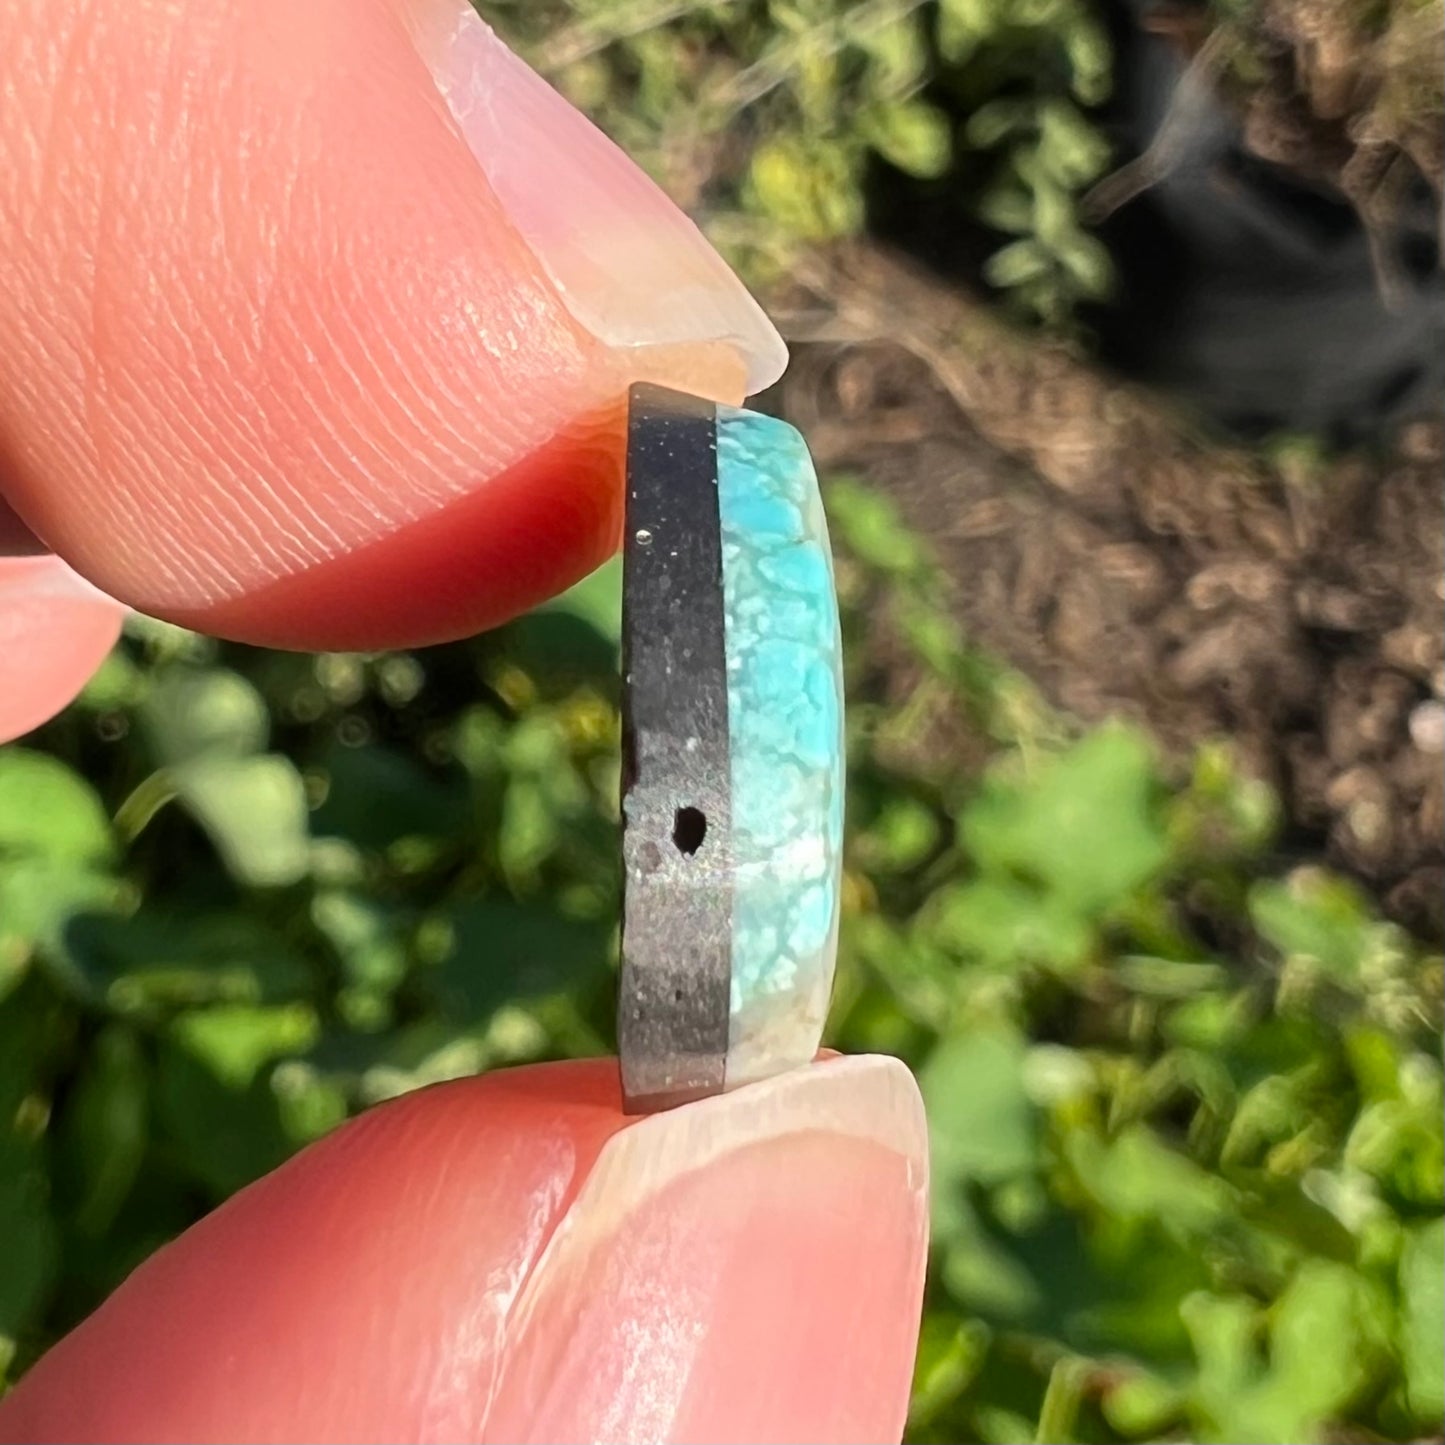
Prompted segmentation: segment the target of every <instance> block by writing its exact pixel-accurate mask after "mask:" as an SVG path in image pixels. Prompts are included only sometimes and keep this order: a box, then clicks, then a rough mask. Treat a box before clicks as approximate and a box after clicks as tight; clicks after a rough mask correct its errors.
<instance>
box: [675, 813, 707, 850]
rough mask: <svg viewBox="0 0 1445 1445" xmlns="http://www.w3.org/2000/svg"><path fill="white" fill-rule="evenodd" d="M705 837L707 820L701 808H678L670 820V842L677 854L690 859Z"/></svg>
mask: <svg viewBox="0 0 1445 1445" xmlns="http://www.w3.org/2000/svg"><path fill="white" fill-rule="evenodd" d="M706 837H707V818H706V817H705V816H704V814H703V811H702V809H701V808H679V809H678V810H677V816H676V817H675V818H674V819H673V820H672V841H673V842H674V843H675V844H676V845H677V851H678V852H679V853H686V854H687V855H688V857H689V858H690V857H692V855H693V854H694V853H696V852H697V850H698V849H699V848H701V847H702V840H703V839H704V838H706Z"/></svg>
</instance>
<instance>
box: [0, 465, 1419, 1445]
mask: <svg viewBox="0 0 1445 1445" xmlns="http://www.w3.org/2000/svg"><path fill="white" fill-rule="evenodd" d="M829 500H830V510H831V514H832V517H833V520H834V530H835V537H836V541H837V543H838V547H839V553H840V569H839V583H840V595H841V599H842V605H843V610H844V614H845V632H846V636H847V642H848V658H847V666H848V672H849V687H850V695H851V696H852V697H853V698H855V699H856V702H855V704H854V705H853V707H852V709H851V713H850V747H851V754H852V763H851V792H850V803H849V809H850V813H849V816H850V832H849V843H848V860H847V868H848V872H847V881H846V888H845V894H846V905H845V906H846V910H847V916H846V922H845V928H844V932H843V953H842V958H841V960H840V971H839V981H838V989H837V999H836V1007H835V1011H834V1017H833V1024H832V1028H831V1030H830V1036H831V1040H832V1041H833V1042H834V1043H836V1044H838V1045H839V1046H841V1047H843V1048H847V1049H852V1050H861V1049H869V1050H874V1049H876V1050H886V1051H889V1052H893V1053H897V1054H900V1055H902V1056H903V1057H904V1058H905V1059H907V1060H908V1061H909V1062H910V1064H912V1065H913V1066H914V1067H915V1068H916V1069H917V1071H918V1074H919V1077H920V1080H921V1082H922V1086H923V1089H924V1092H925V1095H926V1097H927V1101H928V1107H929V1115H930V1121H931V1128H932V1131H933V1137H934V1145H933V1147H934V1201H933V1209H934V1232H935V1268H934V1270H933V1274H932V1279H931V1283H930V1287H929V1297H928V1308H927V1315H926V1319H925V1321H924V1331H923V1341H922V1349H921V1354H920V1360H919V1366H918V1377H917V1390H916V1394H915V1399H914V1405H913V1415H912V1421H911V1426H910V1429H911V1433H912V1437H913V1438H914V1439H916V1440H918V1441H958V1440H964V1439H968V1440H984V1441H1000V1442H1003V1441H1014V1440H1034V1439H1038V1440H1047V1441H1053V1440H1075V1439H1078V1440H1084V1439H1089V1440H1095V1439H1121V1440H1140V1439H1152V1438H1161V1437H1173V1438H1179V1437H1182V1438H1189V1439H1196V1440H1216V1441H1237V1440H1243V1439H1248V1440H1254V1441H1269V1440H1274V1441H1300V1440H1312V1439H1322V1438H1325V1433H1324V1432H1326V1431H1327V1430H1328V1431H1337V1430H1339V1429H1341V1428H1348V1429H1361V1430H1368V1431H1370V1432H1372V1434H1374V1435H1382V1436H1385V1437H1388V1438H1399V1439H1408V1438H1411V1437H1412V1436H1413V1435H1415V1434H1418V1433H1420V1432H1422V1431H1429V1430H1433V1429H1438V1428H1439V1424H1440V1419H1441V1415H1442V1411H1445V1405H1442V1398H1441V1397H1442V1377H1441V1350H1440V1344H1441V1339H1442V1330H1445V1324H1442V1318H1441V1271H1442V1257H1441V1250H1442V1244H1445V1233H1442V1229H1445V1226H1442V1214H1441V1211H1442V1188H1445V1184H1442V1169H1445V1164H1442V1139H1441V1136H1442V1117H1441V1108H1442V1103H1441V1062H1440V1031H1439V1022H1438V1021H1439V1009H1440V980H1441V974H1440V964H1439V961H1438V960H1436V959H1430V958H1427V957H1425V956H1424V955H1423V954H1422V953H1421V951H1420V950H1419V948H1418V947H1417V946H1415V945H1414V944H1412V942H1411V941H1410V940H1409V939H1408V938H1407V937H1405V936H1404V935H1403V934H1401V933H1400V932H1399V931H1398V930H1397V929H1395V928H1394V927H1392V926H1391V925H1389V924H1387V923H1383V922H1381V921H1380V920H1379V919H1378V918H1376V917H1375V916H1374V915H1373V914H1372V912H1371V911H1370V909H1369V907H1368V906H1367V905H1366V903H1365V902H1364V901H1363V900H1362V899H1361V898H1360V897H1359V896H1358V895H1357V894H1356V893H1355V892H1354V890H1353V889H1352V888H1351V887H1350V886H1349V885H1348V884H1346V883H1345V882H1343V881H1342V880H1340V879H1338V878H1334V877H1331V876H1329V875H1327V874H1325V873H1322V872H1320V871H1319V870H1317V869H1311V868H1301V869H1296V870H1294V871H1293V872H1288V873H1285V874H1283V875H1282V876H1274V875H1273V874H1272V873H1271V872H1270V871H1269V870H1268V868H1267V867H1266V862H1267V859H1268V857H1269V848H1270V845H1271V841H1272V838H1273V834H1274V830H1275V826H1276V820H1275V814H1274V807H1273V803H1272V800H1271V798H1270V797H1269V795H1268V793H1267V792H1266V791H1265V790H1264V789H1262V788H1261V787H1260V786H1259V785H1257V784H1255V783H1251V782H1249V781H1247V780H1245V779H1242V778H1241V777H1239V776H1238V775H1237V774H1236V773H1235V771H1234V770H1233V768H1232V766H1231V764H1230V760H1229V756H1228V753H1227V751H1226V750H1224V749H1222V748H1218V747H1210V748H1206V749H1204V750H1202V751H1201V752H1200V754H1199V755H1198V757H1197V758H1196V759H1195V760H1194V763H1193V766H1192V771H1190V772H1188V773H1187V775H1185V776H1182V777H1174V778H1171V777H1170V776H1169V775H1168V774H1166V772H1165V771H1164V770H1163V769H1162V767H1161V764H1160V762H1159V760H1158V759H1157V758H1156V757H1155V756H1154V754H1153V752H1152V750H1151V748H1150V746H1149V744H1148V742H1147V740H1146V739H1145V738H1143V737H1142V736H1141V735H1139V734H1138V733H1137V732H1135V731H1133V730H1131V729H1130V728H1127V727H1124V726H1122V725H1110V726H1105V727H1101V728H1098V729H1094V730H1091V731H1079V730H1078V729H1077V728H1075V727H1072V726H1071V725H1070V724H1069V723H1068V722H1067V720H1066V719H1061V718H1059V717H1057V716H1056V715H1054V714H1052V713H1051V712H1050V711H1049V709H1048V708H1046V707H1045V706H1044V705H1043V703H1042V702H1041V701H1040V699H1039V698H1038V697H1037V696H1036V694H1035V693H1034V692H1033V691H1032V689H1031V688H1030V687H1029V686H1028V685H1027V684H1026V683H1025V682H1024V681H1023V680H1022V679H1020V678H1019V677H1018V676H1016V675H1015V674H1013V673H1011V672H1009V671H1008V670H1007V669H1004V668H1001V667H999V666H998V665H997V664H996V663H994V662H993V661H991V660H990V659H988V658H985V657H981V656H979V655H978V654H977V653H976V652H974V651H972V650H971V649H970V648H969V646H968V645H967V642H966V640H965V639H963V638H962V637H960V636H959V635H958V633H957V631H956V630H955V628H954V626H953V624H952V622H951V621H950V620H949V617H948V615H947V612H946V610H945V608H944V606H943V602H942V595H941V593H940V590H939V582H938V578H937V576H936V574H935V572H934V570H933V568H932V565H931V563H930V561H929V559H928V556H927V554H926V552H925V550H924V548H923V547H922V546H921V544H920V543H919V542H918V541H917V540H916V539H915V538H914V537H912V536H911V535H909V534H908V533H907V532H905V531H903V530H902V529H901V527H900V526H899V524H898V522H897V520H896V518H895V517H894V515H893V513H892V511H891V509H890V507H889V506H888V505H887V504H886V503H885V502H884V501H882V500H881V499H880V498H879V497H878V496H877V495H876V494H874V493H872V492H870V491H868V490H867V489H866V488H864V487H862V486H860V485H858V484H856V483H853V482H850V481H848V480H846V479H841V480H839V481H838V482H836V483H835V484H834V485H833V487H832V488H831V490H830V497H829ZM617 581H618V577H617V571H616V569H615V567H608V568H605V569H603V571H601V572H599V573H598V574H596V575H595V576H594V577H592V578H591V579H589V580H588V581H587V582H585V583H583V584H582V585H581V586H580V587H578V588H577V589H575V590H574V591H573V592H572V593H570V594H568V595H567V596H566V597H564V598H563V599H561V600H560V601H559V602H557V603H555V604H553V605H552V606H550V607H547V608H544V609H543V610H542V611H540V612H539V613H536V614H534V615H533V616H530V617H528V618H525V619H523V620H521V621H519V622H517V623H515V624H513V625H512V626H510V627H508V628H505V629H503V630H502V631H501V632H499V633H497V634H494V635H492V636H489V637H484V638H480V639H476V640H474V641H472V642H468V643H465V644H458V645H455V646H451V647H445V648H438V649H433V650H430V651H425V652H417V653H413V654H391V655H379V656H354V655H328V656H321V657H316V658H312V657H306V656H296V655H288V654H280V653H268V652H262V651H256V650H249V649H243V648H237V647H230V646H225V645H221V644H217V643H214V642H209V641H206V640H203V639H200V638H197V637H194V636H192V635H189V634H186V633H182V632H179V631H177V630H175V629H172V628H169V627H165V626H163V625H160V624H156V623H151V622H144V621H137V622H136V623H135V624H134V625H133V626H132V627H131V628H130V631H129V635H128V637H127V639H126V640H125V642H124V644H123V645H122V646H121V647H120V648H119V649H118V650H117V652H116V653H115V654H114V655H113V657H112V658H111V659H110V661H109V663H108V664H107V665H106V667H105V669H104V671H103V672H102V673H101V674H100V675H99V676H98V677H97V678H96V680H95V681H94V683H93V684H92V685H91V686H90V687H89V688H88V690H87V691H86V693H85V695H84V696H83V697H82V698H81V700H80V701H79V702H78V703H77V705H76V706H75V707H73V708H72V709H71V710H70V711H69V712H68V713H67V714H66V715H65V716H64V717H62V718H61V719H59V720H58V721H57V722H55V723H54V724H52V725H50V726H49V727H48V728H47V729H45V730H44V731H43V732H42V733H41V734H39V735H37V736H36V737H35V738H34V739H32V740H30V741H29V742H28V743H27V744H26V745H25V746H12V747H9V748H5V749H0V1357H3V1359H4V1361H5V1364H6V1365H7V1366H8V1368H9V1370H10V1371H11V1372H12V1374H13V1373H15V1372H18V1371H19V1370H21V1369H23V1368H24V1366H25V1365H26V1364H27V1363H28V1362H29V1361H30V1359H32V1358H33V1357H34V1355H35V1354H36V1353H37V1352H38V1351H39V1350H40V1349H42V1348H43V1347H44V1346H45V1345H46V1344H47V1343H48V1342H49V1340H50V1339H52V1338H53V1337H54V1335H55V1334H56V1333H57V1332H59V1331H61V1330H63V1329H64V1328H66V1327H67V1326H68V1325H69V1324H71V1323H72V1322H74V1321H75V1320H76V1319H77V1318H78V1317H79V1316H80V1315H81V1314H83V1313H84V1312H85V1311H87V1310H88V1309H90V1308H91V1307H93V1306H94V1304H95V1303H96V1302H97V1301H98V1300H99V1298H100V1297H101V1296H102V1295H103V1294H104V1293H105V1292H106V1291H108V1290H109V1289H110V1288H112V1287H113V1286H114V1285H115V1284H116V1283H117V1282H118V1281H119V1280H120V1279H121V1278H122V1277H123V1276H124V1274H125V1273H126V1272H127V1271H128V1270H129V1269H130V1268H131V1267H133V1266H134V1265H135V1263H136V1262H138V1261H139V1260H140V1259H141V1258H143V1257H144V1256H145V1255H146V1253H148V1252H149V1251H150V1250H152V1249H154V1248H155V1247H156V1246H157V1245H158V1244H160V1243H161V1242H162V1241H163V1240H164V1239H166V1238H167V1237H169V1236H170V1235H172V1234H174V1233H175V1232H176V1231H177V1230H179V1229H181V1228H183V1227H184V1226H185V1225H186V1224H187V1223H188V1222H189V1221H190V1220H192V1219H193V1218H195V1217H196V1216H197V1215H198V1214H199V1213H200V1212H202V1211H203V1210H205V1209H207V1208H209V1207H210V1206H212V1205H213V1204H215V1203H216V1202H217V1201H219V1200H220V1199H223V1198H224V1197H226V1196H227V1195H228V1194H230V1193H231V1192H232V1191H234V1190H235V1189H237V1188H238V1187H239V1186H241V1185H242V1184H244V1183H246V1182H247V1181H248V1180H250V1179H252V1178H254V1177H256V1176H257V1175H258V1174H260V1173H261V1172H263V1171H264V1170H266V1169H269V1168H270V1167H272V1166H273V1165H274V1164H276V1163H277V1162H279V1161H280V1160H281V1159H283V1158H285V1157H286V1155H287V1154H288V1153H290V1152H291V1151H293V1150H294V1149H296V1148H298V1147H300V1146H301V1145H303V1144H305V1143H306V1142H307V1141H308V1140H311V1139H314V1138H315V1137H317V1136H318V1135H319V1134H321V1133H323V1132H324V1131H326V1130H327V1129H329V1128H331V1127H333V1126H334V1125H335V1124H336V1123H337V1122H338V1121H340V1120H341V1119H343V1118H344V1117H345V1116H346V1115H347V1114H348V1113H350V1112H351V1111H353V1110H355V1109H356V1108H359V1107H361V1106H363V1105H365V1104H368V1103H371V1102H373V1101H376V1100H379V1099H383V1098H386V1097H388V1096H390V1095H394V1094H397V1093H399V1092H402V1091H404V1090H407V1089H411V1088H415V1087H417V1086H418V1085H421V1084H425V1083H428V1082H431V1081H433V1080H437V1079H444V1078H448V1077H453V1076H456V1075H461V1074H466V1073H470V1072H472V1071H474V1070H477V1069H483V1068H489V1067H492V1066H496V1065H500V1064H507V1063H512V1062H517V1061H523V1060H532V1059H540V1058H545V1057H552V1056H561V1055H575V1054H588V1053H596V1052H601V1051H603V1050H605V1049H606V1048H607V1047H608V1046H609V1043H610V1039H611V1010H612V988H613V974H612V970H613V967H614V963H615V957H614V955H615V948H616V938H615V921H616V917H617V894H616V890H617V858H616V850H617V832H616V829H617V817H616V796H615V795H616V787H617V771H618V758H617V745H618V723H617V716H616V712H615V687H616V667H617V627H618V592H617ZM970 758H971V759H973V761H972V762H969V761H966V760H967V759H970ZM961 760H965V761H961ZM859 1267H860V1268H866V1267H867V1263H866V1261H861V1262H860V1265H859Z"/></svg>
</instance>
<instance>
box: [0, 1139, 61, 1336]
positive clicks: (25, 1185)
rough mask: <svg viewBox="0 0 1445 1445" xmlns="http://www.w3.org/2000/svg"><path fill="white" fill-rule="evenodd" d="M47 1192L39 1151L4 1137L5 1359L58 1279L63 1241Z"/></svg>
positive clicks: (0, 1275) (0, 1223) (1, 1273)
mask: <svg viewBox="0 0 1445 1445" xmlns="http://www.w3.org/2000/svg"><path fill="white" fill-rule="evenodd" d="M46 1193H47V1191H46V1178H45V1171H44V1170H43V1168H42V1167H41V1160H40V1158H39V1156H38V1154H37V1152H36V1151H35V1150H34V1149H32V1148H30V1147H29V1146H27V1145H25V1144H23V1143H22V1142H21V1141H20V1140H18V1139H16V1138H13V1137H11V1136H9V1135H7V1134H4V1133H0V1354H3V1352H5V1345H6V1343H7V1338H8V1340H9V1341H13V1340H14V1338H15V1336H16V1335H17V1334H18V1333H20V1331H22V1330H24V1329H27V1328H29V1327H30V1326H31V1325H32V1324H34V1323H35V1321H36V1320H37V1318H38V1316H39V1314H40V1311H41V1309H42V1308H43V1306H44V1304H45V1300H46V1297H47V1295H48V1293H49V1290H50V1285H51V1281H52V1280H53V1278H54V1276H55V1268H56V1263H57V1249H58V1242H57V1236H56V1229H55V1223H54V1221H53V1219H52V1218H51V1214H50V1208H49V1203H48V1201H47V1198H46ZM3 1363H4V1361H3V1359H0V1364H3Z"/></svg>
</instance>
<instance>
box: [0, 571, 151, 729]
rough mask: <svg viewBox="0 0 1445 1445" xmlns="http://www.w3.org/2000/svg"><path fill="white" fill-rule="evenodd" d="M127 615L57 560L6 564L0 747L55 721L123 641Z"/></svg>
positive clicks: (0, 636) (0, 595)
mask: <svg viewBox="0 0 1445 1445" xmlns="http://www.w3.org/2000/svg"><path fill="white" fill-rule="evenodd" d="M124 618H125V608H123V607H121V606H120V605H119V604H118V603H116V602H112V601H111V600H110V598H108V597H105V596H102V595H101V594H100V593H99V592H97V591H96V590H95V589H94V588H93V587H91V586H90V585H89V584H88V583H86V582H84V581H82V580H81V579H80V578H79V577H77V576H76V575H75V573H73V572H72V571H71V570H70V568H68V567H67V566H66V565H65V563H64V562H62V561H61V560H60V558H58V557H52V556H29V557H0V669H3V680H0V743H6V742H9V741H10V740H11V739H13V738H18V737H21V736H23V735H24V734H25V733H28V732H29V731H30V730H31V729H32V728H36V727H39V726H40V724H41V723H43V722H45V721H47V719H49V718H50V717H52V716H54V714H55V713H57V712H58V711H59V710H60V709H61V708H62V707H64V706H65V705H66V703H68V702H70V701H71V700H72V699H73V698H74V697H75V696H76V694H77V693H79V692H80V690H81V688H83V687H84V686H85V684H86V682H88V681H89V679H90V676H91V674H92V673H93V672H94V671H95V669H96V668H97V667H99V666H100V664H101V662H102V660H103V659H104V658H105V655H106V653H108V652H109V651H110V649H111V648H112V647H114V646H115V641H116V639H117V638H118V637H119V636H120V628H121V623H122V621H123V620H124Z"/></svg>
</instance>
